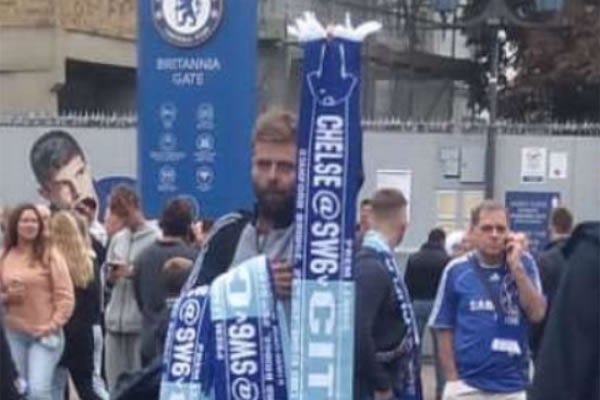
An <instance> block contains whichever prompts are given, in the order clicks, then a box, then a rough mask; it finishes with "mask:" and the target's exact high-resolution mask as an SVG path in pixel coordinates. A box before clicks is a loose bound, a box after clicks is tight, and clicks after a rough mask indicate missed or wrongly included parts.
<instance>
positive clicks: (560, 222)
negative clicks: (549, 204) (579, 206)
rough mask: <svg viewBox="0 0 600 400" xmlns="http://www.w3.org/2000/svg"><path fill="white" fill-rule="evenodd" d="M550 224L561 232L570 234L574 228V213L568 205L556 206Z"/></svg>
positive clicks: (557, 231)
mask: <svg viewBox="0 0 600 400" xmlns="http://www.w3.org/2000/svg"><path fill="white" fill-rule="evenodd" d="M550 224H552V227H553V228H554V230H555V231H556V233H560V234H565V235H566V234H569V233H571V230H572V229H573V214H571V212H570V211H569V210H568V209H567V208H566V207H556V208H555V209H554V210H552V215H551V216H550Z"/></svg>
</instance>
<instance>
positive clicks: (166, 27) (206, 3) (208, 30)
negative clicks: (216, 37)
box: [152, 0, 223, 47]
mask: <svg viewBox="0 0 600 400" xmlns="http://www.w3.org/2000/svg"><path fill="white" fill-rule="evenodd" d="M152 16H153V19H154V24H155V25H156V27H157V29H158V31H159V33H160V34H161V36H162V37H163V38H164V39H165V40H166V41H168V42H169V43H171V44H173V45H175V46H181V47H193V46H198V45H200V44H202V43H204V42H205V41H206V40H208V39H209V38H210V37H211V36H212V34H213V33H214V31H215V30H216V29H217V28H218V26H219V23H220V22H221V18H222V16H223V0H153V3H152Z"/></svg>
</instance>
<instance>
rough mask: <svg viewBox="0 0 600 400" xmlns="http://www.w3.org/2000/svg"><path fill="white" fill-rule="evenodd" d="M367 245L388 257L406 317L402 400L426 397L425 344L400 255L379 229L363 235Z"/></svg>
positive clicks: (401, 313)
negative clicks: (403, 274) (395, 252)
mask: <svg viewBox="0 0 600 400" xmlns="http://www.w3.org/2000/svg"><path fill="white" fill-rule="evenodd" d="M363 246H364V247H369V248H371V249H373V250H375V251H376V252H377V253H378V254H379V255H380V256H381V257H382V258H383V259H384V260H385V267H386V269H387V271H388V272H389V274H390V277H391V278H392V281H393V283H394V294H395V295H396V300H397V310H398V315H399V316H400V318H402V320H403V321H404V325H405V326H406V328H407V329H406V333H405V334H404V337H403V338H402V340H401V341H400V348H401V356H400V358H401V364H402V368H404V369H405V370H404V371H402V374H401V379H402V380H403V381H402V382H398V390H399V391H400V393H396V398H397V399H398V400H423V388H422V385H421V346H420V340H419V330H418V328H417V320H416V318H415V315H414V312H413V309H412V305H411V301H410V295H409V293H408V289H407V288H406V285H405V284H404V279H403V278H402V275H400V269H399V268H398V264H397V262H396V258H395V257H394V254H393V253H392V250H391V249H390V248H389V246H388V244H387V243H386V241H385V239H384V238H383V236H382V235H381V234H380V233H378V232H376V231H372V230H371V231H368V232H367V233H366V234H365V237H364V239H363Z"/></svg>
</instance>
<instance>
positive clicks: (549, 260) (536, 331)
mask: <svg viewBox="0 0 600 400" xmlns="http://www.w3.org/2000/svg"><path fill="white" fill-rule="evenodd" d="M566 244H567V239H566V238H564V239H558V240H555V241H553V242H551V243H549V244H548V245H547V246H546V248H545V249H544V251H542V252H541V253H540V254H539V255H538V260H537V264H538V268H539V271H540V280H541V281H542V289H543V291H544V295H545V296H546V300H547V301H548V312H547V313H546V316H545V317H544V319H543V320H542V321H541V322H539V323H537V324H534V325H532V327H531V335H530V341H529V345H530V347H531V351H532V353H533V358H534V359H535V358H537V353H538V352H539V347H540V344H541V341H542V337H543V335H544V329H545V326H546V322H547V321H548V315H549V314H550V309H551V306H552V303H553V302H554V297H555V296H556V291H557V290H558V284H559V282H560V278H561V276H562V274H563V272H564V270H565V266H566V260H565V256H564V254H563V250H564V247H565V245H566Z"/></svg>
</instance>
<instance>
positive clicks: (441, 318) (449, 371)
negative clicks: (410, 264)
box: [429, 263, 460, 381]
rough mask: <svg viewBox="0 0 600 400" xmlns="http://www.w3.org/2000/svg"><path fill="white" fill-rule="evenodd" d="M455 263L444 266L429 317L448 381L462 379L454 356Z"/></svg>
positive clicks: (456, 301)
mask: <svg viewBox="0 0 600 400" xmlns="http://www.w3.org/2000/svg"><path fill="white" fill-rule="evenodd" d="M453 268H454V267H453V264H452V263H451V264H449V265H448V266H447V267H446V268H444V272H443V273H442V278H441V279H440V283H439V285H438V290H437V295H436V297H435V302H434V304H433V310H432V312H431V316H430V319H429V326H430V327H431V328H432V329H433V331H434V340H437V342H438V357H439V362H440V365H441V366H442V369H443V371H444V375H445V377H446V380H447V381H456V380H459V379H460V375H459V373H458V369H457V367H456V359H455V356H454V327H455V325H456V315H457V312H458V295H457V294H456V291H455V290H454V282H453V277H454V274H453Z"/></svg>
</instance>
